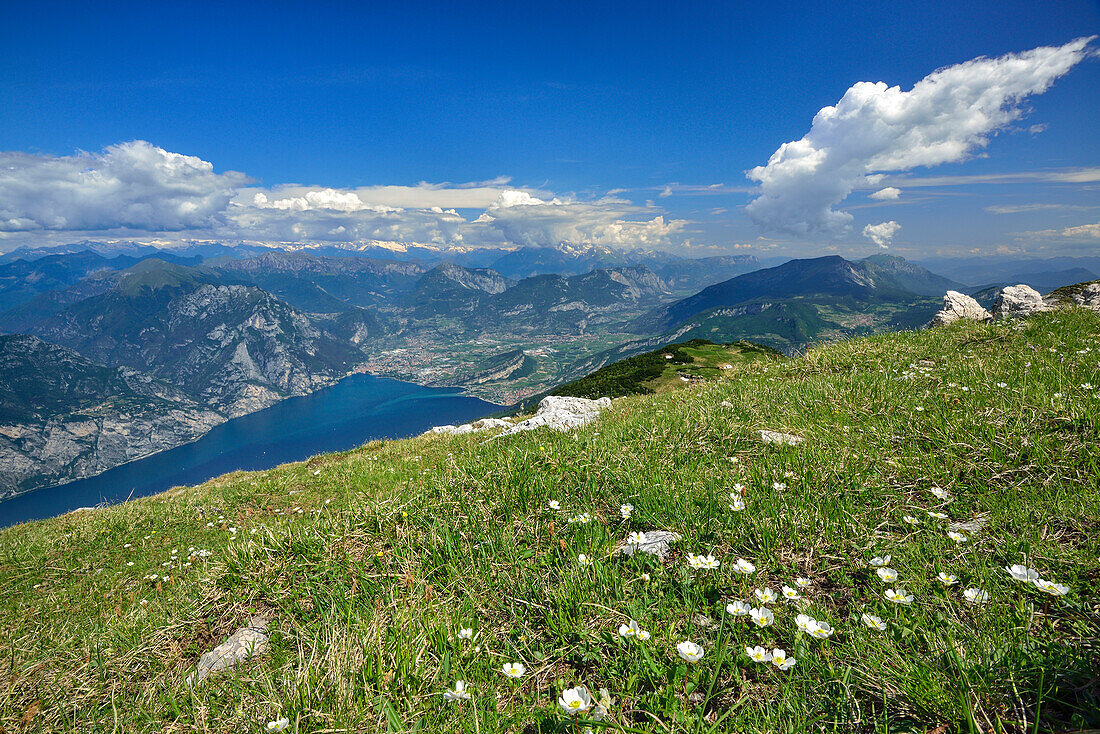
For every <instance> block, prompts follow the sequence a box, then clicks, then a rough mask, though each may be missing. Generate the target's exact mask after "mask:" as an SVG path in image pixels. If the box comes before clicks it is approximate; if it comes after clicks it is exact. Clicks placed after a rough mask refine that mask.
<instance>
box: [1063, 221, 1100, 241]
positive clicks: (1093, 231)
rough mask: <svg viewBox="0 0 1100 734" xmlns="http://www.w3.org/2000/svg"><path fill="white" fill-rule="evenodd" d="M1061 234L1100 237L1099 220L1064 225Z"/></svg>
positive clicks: (1090, 237) (1065, 235) (1064, 235)
mask: <svg viewBox="0 0 1100 734" xmlns="http://www.w3.org/2000/svg"><path fill="white" fill-rule="evenodd" d="M1062 236H1063V237H1081V238H1085V237H1087V238H1089V239H1100V222H1097V223H1096V224H1081V225H1079V226H1076V227H1066V228H1065V229H1063V230H1062Z"/></svg>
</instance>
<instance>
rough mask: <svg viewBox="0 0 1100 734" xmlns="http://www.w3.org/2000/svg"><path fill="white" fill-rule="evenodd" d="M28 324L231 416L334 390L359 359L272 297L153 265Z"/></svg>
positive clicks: (195, 271)
mask: <svg viewBox="0 0 1100 734" xmlns="http://www.w3.org/2000/svg"><path fill="white" fill-rule="evenodd" d="M25 326H26V328H27V330H28V331H29V333H32V334H34V335H36V336H39V337H41V338H42V339H44V340H46V341H49V342H53V343H55V344H60V345H62V346H65V347H68V348H70V349H73V350H75V351H77V352H79V353H80V354H83V355H84V356H86V357H88V358H89V359H91V360H92V361H94V362H98V363H101V364H107V365H111V366H114V367H128V368H130V369H134V370H138V371H142V372H148V373H150V374H151V375H153V376H154V377H158V378H161V379H163V380H166V381H168V382H170V383H172V384H173V385H176V386H177V387H179V388H181V389H182V390H183V391H185V392H186V393H188V394H189V395H191V396H193V397H196V398H198V399H200V400H201V401H202V402H205V403H207V404H208V405H209V406H210V407H212V408H214V409H215V410H217V411H218V412H222V413H225V414H226V415H229V416H238V415H243V414H245V413H248V412H251V411H254V410H258V409H260V408H264V407H267V406H268V405H271V404H272V403H274V402H276V401H277V400H279V399H281V398H284V397H288V396H291V395H301V394H304V393H306V392H309V391H311V390H313V389H316V388H318V387H320V386H323V385H328V384H331V383H332V382H334V381H335V380H336V379H338V378H340V377H342V376H344V375H345V374H346V373H347V371H348V368H349V366H350V364H351V363H352V362H354V361H355V359H356V353H355V347H354V345H352V344H351V343H349V342H348V341H345V340H341V339H338V338H336V337H334V336H332V335H331V334H329V333H327V332H323V331H321V330H320V329H318V328H317V326H316V325H315V324H314V323H313V322H312V321H311V320H310V319H309V318H308V317H307V316H306V315H305V314H303V313H301V312H300V311H298V310H296V309H294V308H292V307H291V306H289V305H287V304H286V303H284V302H283V301H280V300H279V299H278V298H275V297H274V296H272V295H271V294H270V293H267V292H266V291H263V290H261V289H259V288H256V287H253V286H247V285H225V284H222V283H221V282H220V280H219V276H218V275H217V273H216V272H214V271H210V270H209V269H199V268H187V267H181V266H173V265H169V264H167V263H163V262H160V261H155V260H153V261H145V262H143V263H141V264H140V265H139V266H136V267H135V268H133V269H131V270H129V271H126V272H125V273H123V274H122V276H121V277H120V278H119V279H118V282H117V283H115V284H114V285H113V287H112V288H111V289H110V290H108V291H107V292H105V293H101V294H98V295H95V296H92V297H90V298H86V299H83V300H81V301H78V302H76V303H73V304H72V305H69V306H67V307H65V308H63V309H61V310H60V311H58V312H57V313H54V314H47V315H45V316H43V317H41V318H39V319H37V320H35V321H33V322H31V323H29V324H26V325H25Z"/></svg>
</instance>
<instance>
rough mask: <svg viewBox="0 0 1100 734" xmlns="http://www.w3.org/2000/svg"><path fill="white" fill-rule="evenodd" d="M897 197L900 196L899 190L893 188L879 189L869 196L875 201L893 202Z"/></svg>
mask: <svg viewBox="0 0 1100 734" xmlns="http://www.w3.org/2000/svg"><path fill="white" fill-rule="evenodd" d="M899 196H901V189H899V188H895V187H893V186H887V187H886V188H884V189H879V190H878V191H876V192H875V193H873V194H870V197H871V198H872V199H874V200H875V201H893V200H894V199H897V198H898V197H899Z"/></svg>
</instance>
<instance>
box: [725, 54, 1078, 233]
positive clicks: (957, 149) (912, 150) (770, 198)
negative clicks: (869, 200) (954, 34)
mask: <svg viewBox="0 0 1100 734" xmlns="http://www.w3.org/2000/svg"><path fill="white" fill-rule="evenodd" d="M1091 41H1092V38H1080V39H1077V40H1075V41H1072V42H1070V43H1067V44H1066V45H1064V46H1060V47H1040V48H1036V49H1032V50H1031V51H1026V52H1023V53H1019V54H1008V55H1006V56H1001V57H999V58H996V59H988V58H977V59H973V60H971V61H967V62H965V63H962V64H957V65H955V66H948V67H946V68H943V69H939V70H938V71H934V72H932V73H931V74H929V75H928V76H926V77H925V78H924V79H922V80H920V81H919V82H917V83H916V85H914V87H913V88H912V89H911V90H910V91H908V92H903V91H902V90H901V88H900V87H890V86H887V85H886V84H885V83H883V82H877V83H871V82H859V83H857V84H855V85H853V86H852V87H851V88H850V89H848V91H847V92H846V93H845V94H844V96H843V97H842V98H841V99H840V101H839V102H837V104H836V106H834V107H824V108H822V109H821V111H819V112H818V113H817V115H816V116H815V117H814V120H813V124H812V125H811V127H810V131H809V132H808V133H807V134H806V136H805V137H803V138H802V139H801V140H795V141H791V142H788V143H784V144H783V145H781V146H780V147H779V149H778V150H776V152H775V153H773V154H772V156H771V158H770V159H769V160H768V164H767V165H766V166H757V167H756V168H754V169H752V170H751V171H750V172H749V173H748V177H749V178H750V179H752V180H754V181H757V182H759V183H760V189H761V195H760V196H759V197H758V198H756V199H754V200H753V201H752V202H751V203H750V204H749V205H748V206H747V207H746V209H745V211H746V213H747V214H748V215H749V216H750V217H751V218H752V219H753V220H754V221H755V222H756V223H757V224H759V225H761V226H763V227H764V228H766V229H773V230H779V231H785V232H790V233H793V234H798V235H806V234H809V233H825V234H830V235H838V234H841V233H843V232H845V231H846V230H847V229H848V228H849V226H850V225H851V222H852V216H851V215H850V214H848V213H846V212H842V211H837V210H836V209H834V208H833V207H835V206H836V205H837V204H839V203H840V202H841V201H843V200H844V199H845V197H847V196H848V194H850V193H851V192H852V190H853V189H854V188H856V187H857V186H860V185H867V184H870V185H876V184H879V183H881V181H882V179H875V178H871V179H870V180H868V177H869V176H868V175H869V174H870V175H871V176H875V175H877V174H879V173H883V172H891V171H905V170H909V169H912V168H915V167H918V166H935V165H939V164H942V163H949V162H956V161H961V160H964V159H965V158H967V157H968V156H969V155H970V154H971V153H972V152H973V151H974V150H975V149H977V148H981V147H983V146H985V145H986V144H987V142H988V140H989V136H990V135H991V134H992V133H994V132H995V131H997V130H1000V129H1002V128H1004V127H1006V126H1007V125H1009V124H1010V123H1012V122H1013V121H1014V120H1016V119H1017V118H1019V117H1020V116H1021V115H1022V114H1023V113H1022V111H1021V109H1020V103H1021V102H1022V101H1023V100H1024V99H1025V98H1026V97H1028V96H1030V95H1034V94H1041V93H1042V92H1044V91H1046V90H1047V89H1048V88H1049V87H1050V85H1051V84H1052V83H1053V82H1054V80H1055V79H1057V78H1058V77H1060V76H1062V75H1063V74H1065V73H1066V72H1068V71H1069V70H1070V69H1071V68H1072V67H1073V66H1074V65H1075V64H1077V63H1078V62H1079V61H1081V59H1083V58H1084V57H1085V56H1086V55H1087V54H1088V52H1089V51H1088V45H1089V43H1090V42H1091Z"/></svg>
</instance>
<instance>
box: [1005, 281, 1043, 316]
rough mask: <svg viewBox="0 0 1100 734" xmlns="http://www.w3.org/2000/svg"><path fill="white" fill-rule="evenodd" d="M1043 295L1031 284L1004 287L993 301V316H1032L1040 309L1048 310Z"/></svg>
mask: <svg viewBox="0 0 1100 734" xmlns="http://www.w3.org/2000/svg"><path fill="white" fill-rule="evenodd" d="M1048 310H1049V307H1048V306H1047V305H1046V304H1045V303H1043V296H1042V295H1041V294H1040V293H1039V291H1037V290H1035V289H1034V288H1032V287H1031V286H1029V285H1024V284H1022V283H1021V284H1020V285H1010V286H1008V287H1006V288H1002V289H1001V290H1000V292H999V293H998V294H997V299H996V300H995V301H994V302H993V318H995V319H1011V318H1017V317H1022V316H1031V315H1032V314H1035V313H1039V312H1040V311H1048Z"/></svg>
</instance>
